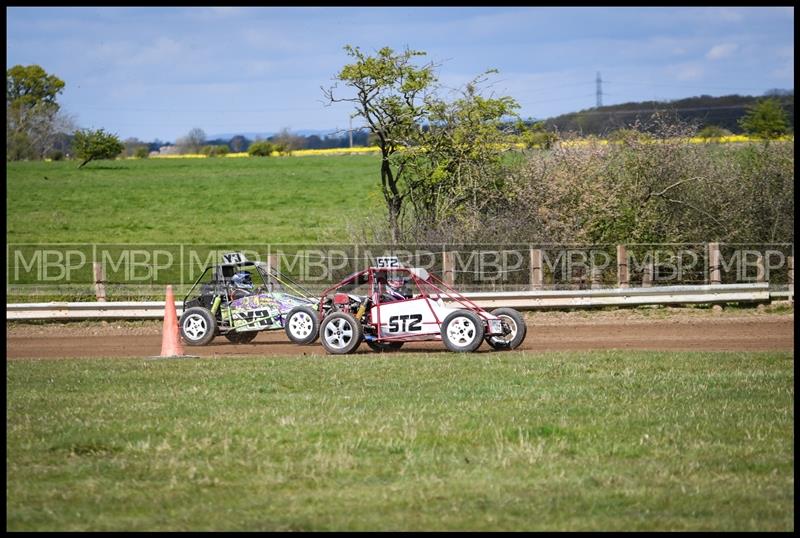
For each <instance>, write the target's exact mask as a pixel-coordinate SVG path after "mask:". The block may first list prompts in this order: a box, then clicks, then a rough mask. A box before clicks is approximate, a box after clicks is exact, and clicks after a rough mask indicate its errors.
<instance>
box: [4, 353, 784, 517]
mask: <svg viewBox="0 0 800 538" xmlns="http://www.w3.org/2000/svg"><path fill="white" fill-rule="evenodd" d="M793 365H794V362H793V356H792V354H789V353H646V352H635V353H634V352H616V351H610V352H595V353H549V354H533V353H514V354H502V353H497V354H477V355H457V354H450V353H427V354H397V355H392V354H386V355H378V354H372V355H360V356H347V357H326V358H320V357H293V358H288V357H287V358H240V359H171V360H169V359H165V360H146V359H110V360H109V359H98V360H90V359H80V360H60V361H53V360H48V361H37V360H27V361H10V362H7V363H6V382H7V392H8V395H7V401H6V412H7V423H6V434H7V441H6V444H7V456H6V471H7V479H6V516H7V523H6V525H7V530H353V531H360V530H417V529H419V530H720V531H721V530H792V529H793V528H794V507H793V506H794V480H793V475H794V453H793V442H794V441H793V426H794V416H793V407H794V388H793V387H794V380H793Z"/></svg>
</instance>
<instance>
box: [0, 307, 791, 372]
mask: <svg viewBox="0 0 800 538" xmlns="http://www.w3.org/2000/svg"><path fill="white" fill-rule="evenodd" d="M526 323H527V325H528V336H527V338H526V339H525V342H524V343H523V344H522V346H520V347H519V348H518V351H533V352H545V351H589V350H610V349H628V350H653V351H793V349H794V314H793V312H790V313H781V314H775V313H770V312H756V311H754V312H752V313H750V312H745V313H741V312H738V313H737V312H735V313H733V314H729V313H727V312H726V313H711V312H703V311H698V312H692V311H677V312H673V311H669V310H665V311H660V312H656V313H650V312H647V311H642V312H635V311H624V310H619V311H610V312H537V313H527V315H526ZM403 351H404V352H443V353H444V352H446V351H445V348H444V345H443V344H442V343H441V342H415V343H407V344H406V345H405V346H404V347H403ZM184 352H185V353H186V354H187V355H197V356H200V357H236V356H240V357H244V356H264V357H274V356H282V357H299V356H308V355H314V356H317V355H318V356H326V355H327V353H326V352H325V350H324V348H323V347H322V345H321V344H320V343H319V341H317V342H316V343H315V344H313V345H310V346H297V345H294V344H292V343H291V342H289V341H288V339H287V337H286V335H285V334H284V332H283V331H270V332H262V333H260V334H258V335H257V336H256V338H255V339H254V340H253V341H252V342H251V343H248V344H238V345H237V344H232V343H230V342H228V340H227V339H225V338H224V337H217V338H216V339H214V341H213V342H212V343H211V344H209V345H207V346H202V347H192V346H187V345H184ZM491 352H492V350H491V348H489V346H488V345H486V344H484V345H482V346H481V348H480V349H479V350H478V353H491ZM160 353H161V323H160V322H157V321H152V322H133V323H107V322H106V323H103V322H99V323H98V322H95V323H83V324H68V323H67V324H63V323H61V324H39V325H26V324H13V323H7V324H6V357H7V359H9V360H16V359H30V358H43V359H58V358H81V357H87V358H88V357H119V358H122V357H154V356H158V355H159V354H160ZM356 353H374V352H373V351H371V350H370V349H369V347H368V346H366V345H365V344H362V345H361V346H360V347H359V349H358V350H357V351H356Z"/></svg>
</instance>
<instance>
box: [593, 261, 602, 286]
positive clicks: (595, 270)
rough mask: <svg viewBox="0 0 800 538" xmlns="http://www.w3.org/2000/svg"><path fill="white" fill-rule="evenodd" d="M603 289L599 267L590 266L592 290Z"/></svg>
mask: <svg viewBox="0 0 800 538" xmlns="http://www.w3.org/2000/svg"><path fill="white" fill-rule="evenodd" d="M602 287H603V271H602V270H601V269H600V268H599V267H595V266H594V265H593V266H592V289H593V290H597V289H600V288H602Z"/></svg>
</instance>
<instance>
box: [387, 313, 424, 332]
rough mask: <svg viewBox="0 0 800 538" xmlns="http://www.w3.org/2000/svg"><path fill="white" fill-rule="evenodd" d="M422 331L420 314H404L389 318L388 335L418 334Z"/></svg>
mask: <svg viewBox="0 0 800 538" xmlns="http://www.w3.org/2000/svg"><path fill="white" fill-rule="evenodd" d="M421 330H422V314H404V315H402V316H392V317H390V318H389V332H390V333H406V332H409V333H411V332H419V331H421Z"/></svg>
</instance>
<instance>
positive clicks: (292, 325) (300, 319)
mask: <svg viewBox="0 0 800 538" xmlns="http://www.w3.org/2000/svg"><path fill="white" fill-rule="evenodd" d="M313 328H314V320H312V319H311V316H309V315H308V314H306V313H305V312H298V313H296V314H295V315H294V316H292V319H290V320H289V331H290V332H291V333H292V336H294V337H295V338H301V339H302V338H306V337H307V336H308V335H310V334H311V331H312V329H313Z"/></svg>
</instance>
